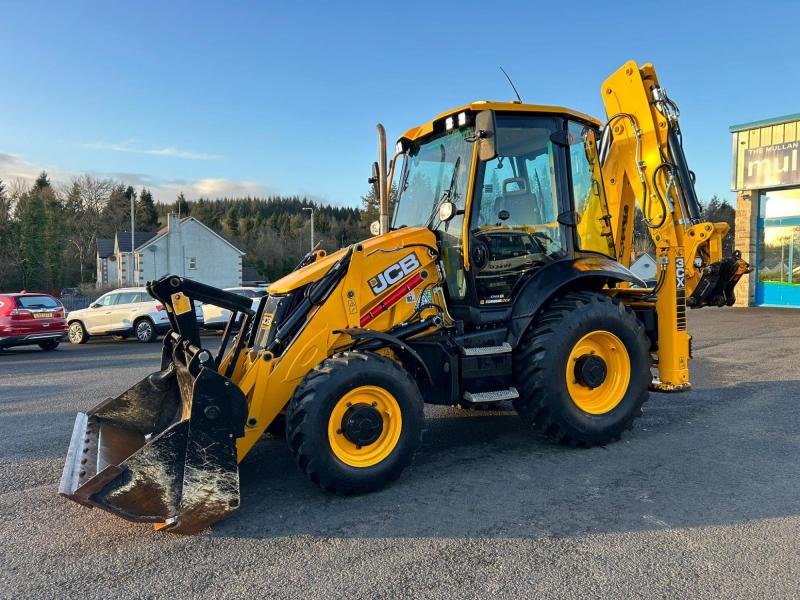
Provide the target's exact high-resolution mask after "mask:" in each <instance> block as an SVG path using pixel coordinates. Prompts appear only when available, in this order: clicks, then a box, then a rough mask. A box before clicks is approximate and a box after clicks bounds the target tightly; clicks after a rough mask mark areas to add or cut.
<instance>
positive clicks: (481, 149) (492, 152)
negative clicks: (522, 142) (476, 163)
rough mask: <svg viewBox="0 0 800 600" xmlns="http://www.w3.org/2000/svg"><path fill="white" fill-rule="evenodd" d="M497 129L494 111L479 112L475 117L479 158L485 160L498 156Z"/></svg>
mask: <svg viewBox="0 0 800 600" xmlns="http://www.w3.org/2000/svg"><path fill="white" fill-rule="evenodd" d="M496 130H497V125H496V123H495V118H494V111H492V110H482V111H481V112H479V113H478V115H477V116H476V117H475V136H476V137H477V138H478V158H480V159H481V160H483V161H487V160H492V159H494V158H495V157H496V156H497V147H496V144H495V132H496Z"/></svg>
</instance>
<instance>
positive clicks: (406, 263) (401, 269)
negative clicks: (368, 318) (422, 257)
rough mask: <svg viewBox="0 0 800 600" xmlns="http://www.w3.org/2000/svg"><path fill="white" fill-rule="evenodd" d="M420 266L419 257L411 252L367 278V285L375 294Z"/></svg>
mask: <svg viewBox="0 0 800 600" xmlns="http://www.w3.org/2000/svg"><path fill="white" fill-rule="evenodd" d="M419 267H420V263H419V259H418V258H417V255H416V254H414V253H413V252H412V253H411V254H409V255H408V256H405V257H403V258H401V259H400V260H398V261H397V262H396V263H394V264H393V265H389V266H388V267H387V268H386V269H384V270H383V272H381V273H378V274H377V275H376V276H375V277H373V278H371V279H370V280H369V282H368V283H369V287H370V289H371V290H372V293H373V294H375V295H376V296H377V295H378V294H380V293H381V292H383V291H384V290H385V289H386V288H388V287H389V286H390V285H392V284H395V283H397V282H398V281H400V280H401V279H402V278H403V277H405V276H406V275H408V274H409V273H411V272H413V271H414V269H418V268H419Z"/></svg>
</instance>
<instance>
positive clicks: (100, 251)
mask: <svg viewBox="0 0 800 600" xmlns="http://www.w3.org/2000/svg"><path fill="white" fill-rule="evenodd" d="M112 254H114V240H106V239H98V240H97V256H99V257H100V258H108V257H109V256H111V255H112Z"/></svg>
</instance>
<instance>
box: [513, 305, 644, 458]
mask: <svg viewBox="0 0 800 600" xmlns="http://www.w3.org/2000/svg"><path fill="white" fill-rule="evenodd" d="M650 365H651V358H650V351H649V342H648V338H647V336H646V334H645V331H644V326H643V325H642V323H641V321H639V319H637V318H636V316H635V315H634V313H633V311H631V309H630V308H628V307H626V306H625V305H623V304H622V303H621V302H620V301H619V300H617V299H615V298H611V297H609V296H607V295H605V294H601V293H594V292H570V293H567V294H565V295H564V296H562V297H560V298H557V299H555V300H552V301H551V302H550V303H549V304H548V305H547V307H546V308H545V309H544V311H543V312H542V313H540V315H539V317H538V319H537V321H536V322H534V323H533V324H532V325H531V327H530V328H529V329H528V331H527V332H526V333H525V335H524V336H523V338H522V340H521V341H520V345H519V347H518V348H517V351H516V353H515V356H514V378H515V380H516V384H517V389H518V390H520V397H519V398H518V399H516V400H515V401H514V408H516V410H517V412H518V413H519V415H520V416H521V417H522V419H523V420H524V421H526V422H527V423H529V424H531V425H533V426H534V427H536V428H537V429H540V430H542V431H544V432H545V434H546V435H547V436H548V437H549V438H551V439H553V440H555V441H557V442H559V443H562V444H567V445H571V446H584V447H591V446H595V445H602V444H606V443H608V442H610V441H614V440H618V439H619V438H620V436H621V435H622V432H623V431H625V430H626V429H630V428H631V427H632V425H633V421H634V420H635V419H636V417H638V416H640V415H641V414H642V405H643V404H644V402H645V401H646V400H647V398H648V386H649V384H650V381H651V379H652V375H651V373H650Z"/></svg>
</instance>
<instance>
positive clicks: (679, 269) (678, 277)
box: [675, 256, 686, 290]
mask: <svg viewBox="0 0 800 600" xmlns="http://www.w3.org/2000/svg"><path fill="white" fill-rule="evenodd" d="M675 287H677V288H678V289H679V290H682V289H684V288H685V287H686V270H685V268H684V262H683V257H682V256H679V257H678V258H676V259H675Z"/></svg>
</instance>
